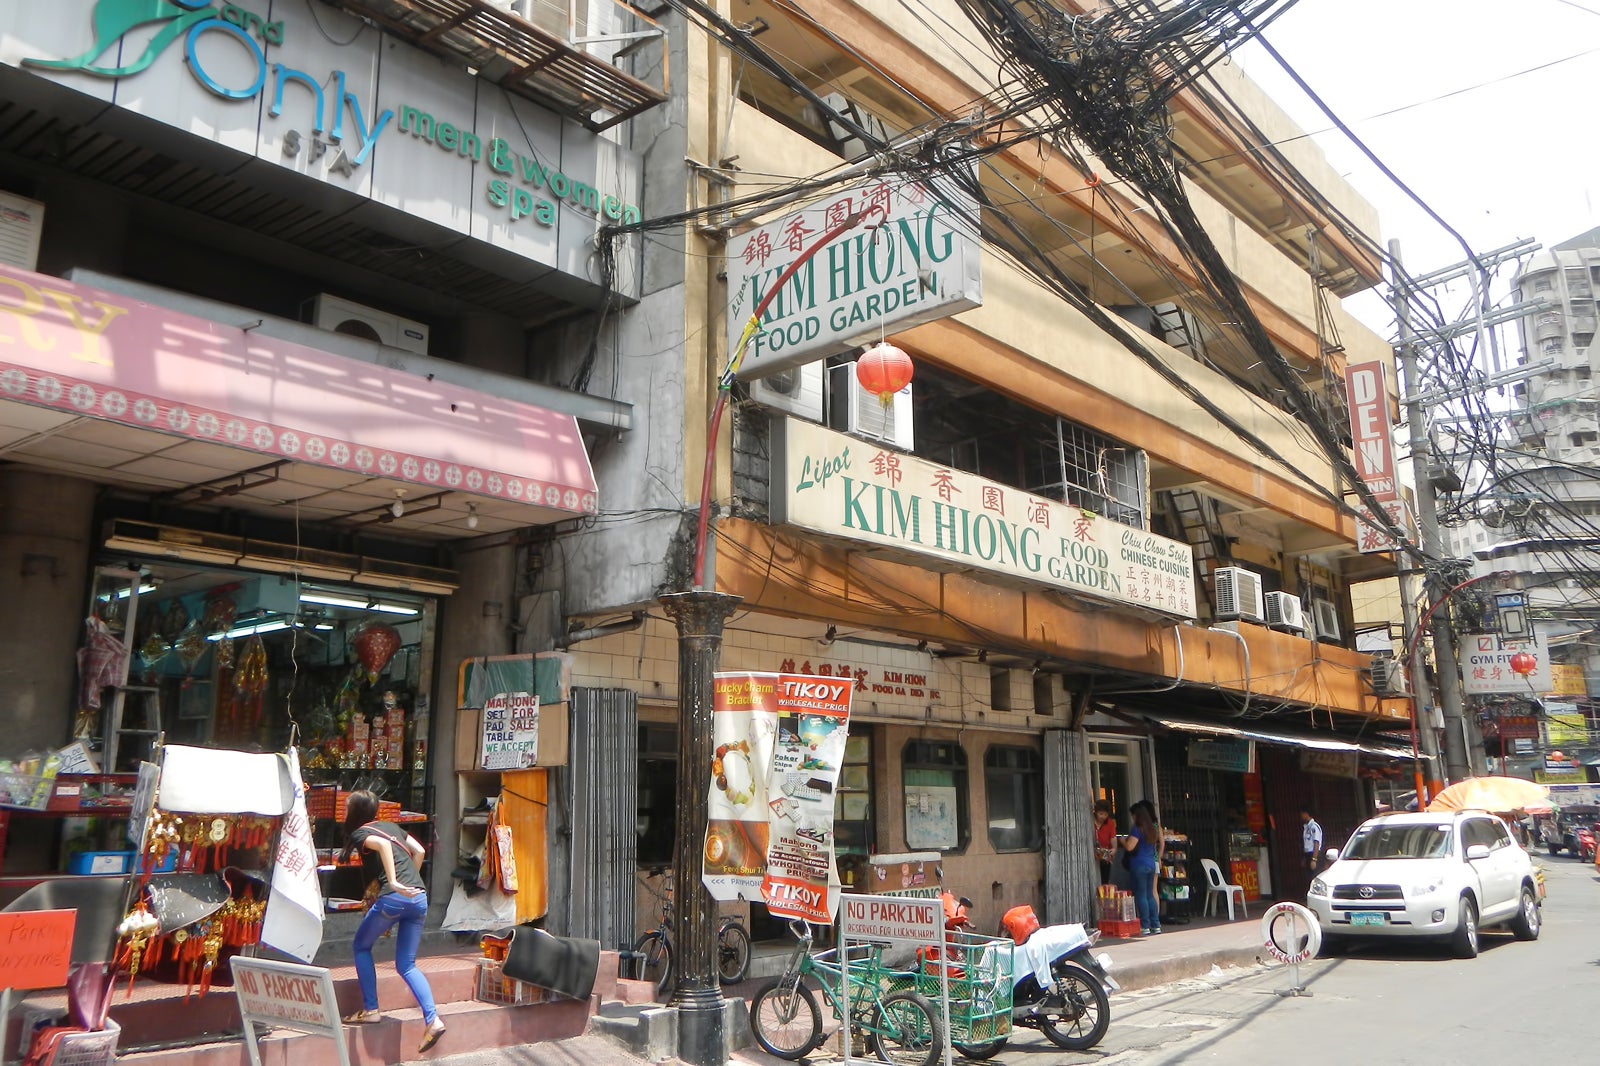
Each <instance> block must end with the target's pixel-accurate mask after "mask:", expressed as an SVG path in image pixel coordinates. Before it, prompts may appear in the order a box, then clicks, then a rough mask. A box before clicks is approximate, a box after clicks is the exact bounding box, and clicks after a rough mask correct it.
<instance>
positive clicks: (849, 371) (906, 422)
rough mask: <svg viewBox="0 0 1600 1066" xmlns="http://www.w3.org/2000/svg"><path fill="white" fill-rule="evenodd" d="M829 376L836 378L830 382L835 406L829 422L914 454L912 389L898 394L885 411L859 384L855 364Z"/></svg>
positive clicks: (842, 366) (876, 398)
mask: <svg viewBox="0 0 1600 1066" xmlns="http://www.w3.org/2000/svg"><path fill="white" fill-rule="evenodd" d="M829 373H830V374H832V375H833V377H832V378H831V379H830V381H829V400H830V401H831V402H832V405H833V409H832V413H831V415H830V416H829V422H830V424H832V425H833V427H834V428H835V429H843V430H844V431H845V432H847V433H853V434H855V435H856V436H858V437H866V438H868V439H869V440H879V441H883V442H884V443H885V444H891V445H893V446H894V447H896V448H899V449H901V450H902V451H908V452H909V451H910V450H911V448H912V443H913V440H914V438H913V436H912V431H911V420H912V414H911V386H910V385H907V386H906V387H905V388H903V389H901V390H900V391H899V392H897V393H895V394H894V396H893V398H892V399H891V400H890V401H889V405H888V406H887V407H885V406H884V405H883V403H882V402H881V401H879V399H878V397H877V396H876V395H875V394H873V393H870V392H868V391H867V390H866V389H864V388H862V387H861V382H859V381H857V380H856V365H855V364H854V363H845V364H843V365H841V366H836V367H833V368H832V369H831V370H830V371H829ZM841 409H842V410H841Z"/></svg>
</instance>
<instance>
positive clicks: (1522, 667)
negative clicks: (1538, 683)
mask: <svg viewBox="0 0 1600 1066" xmlns="http://www.w3.org/2000/svg"><path fill="white" fill-rule="evenodd" d="M1510 665H1511V672H1512V673H1513V674H1517V675H1518V676H1520V677H1527V676H1528V675H1529V674H1531V673H1533V672H1534V671H1535V670H1537V669H1539V660H1538V659H1535V658H1534V657H1533V656H1531V655H1529V654H1528V653H1527V652H1525V651H1519V652H1517V654H1515V655H1513V656H1512V657H1511V664H1510Z"/></svg>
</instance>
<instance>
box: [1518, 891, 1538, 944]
mask: <svg viewBox="0 0 1600 1066" xmlns="http://www.w3.org/2000/svg"><path fill="white" fill-rule="evenodd" d="M1543 926H1544V914H1543V912H1541V911H1540V910H1539V899H1538V897H1537V896H1535V895H1534V893H1533V889H1532V888H1530V887H1528V886H1527V885H1523V886H1522V898H1521V900H1520V901H1518V904H1517V916H1516V917H1515V918H1513V919H1511V932H1512V934H1513V935H1514V936H1515V937H1516V938H1517V939H1518V940H1538V939H1539V930H1540V929H1541V928H1542V927H1543Z"/></svg>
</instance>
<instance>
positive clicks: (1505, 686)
mask: <svg viewBox="0 0 1600 1066" xmlns="http://www.w3.org/2000/svg"><path fill="white" fill-rule="evenodd" d="M1458 651H1459V654H1460V656H1461V691H1462V692H1464V693H1465V694H1466V695H1468V696H1495V695H1515V696H1542V695H1544V694H1546V693H1548V692H1549V691H1550V688H1551V685H1552V682H1551V678H1550V647H1549V645H1548V644H1547V643H1546V642H1545V637H1544V634H1543V633H1538V634H1535V636H1534V637H1533V639H1530V640H1506V639H1505V638H1503V637H1500V636H1498V635H1496V634H1494V633H1468V634H1466V635H1465V636H1463V637H1462V639H1461V643H1460V645H1459V648H1458ZM1522 652H1526V653H1527V654H1529V655H1532V656H1533V658H1534V661H1535V662H1536V663H1537V664H1538V665H1537V666H1536V667H1535V668H1534V671H1533V673H1531V674H1527V675H1526V676H1524V675H1522V674H1518V673H1517V672H1516V671H1514V670H1512V669H1511V657H1512V656H1513V655H1517V654H1519V653H1522Z"/></svg>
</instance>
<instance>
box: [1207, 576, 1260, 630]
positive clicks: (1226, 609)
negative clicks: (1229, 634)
mask: <svg viewBox="0 0 1600 1066" xmlns="http://www.w3.org/2000/svg"><path fill="white" fill-rule="evenodd" d="M1216 593H1217V617H1218V618H1244V619H1248V620H1249V621H1252V622H1262V621H1265V620H1266V607H1265V605H1264V604H1263V603H1262V599H1261V575H1260V574H1257V573H1254V572H1253V571H1250V570H1246V569H1244V567H1242V566H1219V567H1217V572H1216Z"/></svg>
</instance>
